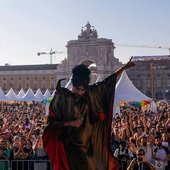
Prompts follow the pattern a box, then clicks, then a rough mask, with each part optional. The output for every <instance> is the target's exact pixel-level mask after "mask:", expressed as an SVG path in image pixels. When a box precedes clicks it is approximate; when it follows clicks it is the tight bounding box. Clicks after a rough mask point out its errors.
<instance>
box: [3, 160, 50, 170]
mask: <svg viewBox="0 0 170 170" xmlns="http://www.w3.org/2000/svg"><path fill="white" fill-rule="evenodd" d="M0 170H1V169H0ZM5 170H6V169H5ZM9 170H52V167H51V165H50V162H49V160H13V161H11V167H10V169H9Z"/></svg>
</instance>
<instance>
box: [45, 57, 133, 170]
mask: <svg viewBox="0 0 170 170" xmlns="http://www.w3.org/2000/svg"><path fill="white" fill-rule="evenodd" d="M131 66H134V63H133V62H132V61H131V59H130V60H129V62H128V63H127V64H125V65H124V66H123V67H121V68H120V69H118V70H117V71H116V72H115V73H113V74H112V75H110V76H109V77H107V78H106V79H104V80H103V81H101V82H99V83H96V84H93V85H89V82H90V73H91V72H90V70H89V69H88V68H87V67H86V66H85V65H83V64H80V65H77V66H75V67H74V68H73V69H72V85H73V88H72V91H70V90H68V89H66V88H62V87H61V86H60V82H61V81H62V80H59V81H58V84H57V87H56V93H55V96H54V97H53V99H52V101H51V103H50V108H49V117H48V124H47V126H46V128H45V130H44V133H43V142H44V148H45V150H46V152H47V154H48V156H49V159H50V162H51V164H52V167H53V169H54V170H117V169H118V162H117V160H116V158H114V157H113V156H112V155H113V153H111V143H110V142H111V123H112V111H113V102H114V92H115V85H116V78H117V76H118V75H120V73H122V71H123V70H125V69H127V68H129V67H131Z"/></svg>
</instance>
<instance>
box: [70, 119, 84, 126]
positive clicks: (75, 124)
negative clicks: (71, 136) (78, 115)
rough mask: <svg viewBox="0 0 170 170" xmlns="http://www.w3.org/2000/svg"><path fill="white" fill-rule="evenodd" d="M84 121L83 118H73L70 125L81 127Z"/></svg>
mask: <svg viewBox="0 0 170 170" xmlns="http://www.w3.org/2000/svg"><path fill="white" fill-rule="evenodd" d="M82 122H83V120H81V119H77V120H73V121H71V124H70V126H73V127H80V126H81V124H82Z"/></svg>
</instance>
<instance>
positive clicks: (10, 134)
mask: <svg viewBox="0 0 170 170" xmlns="http://www.w3.org/2000/svg"><path fill="white" fill-rule="evenodd" d="M45 114H46V113H45V105H44V104H43V103H39V102H34V101H33V102H12V103H11V102H2V101H1V102H0V160H1V162H0V169H2V168H1V167H4V162H2V160H5V161H9V162H12V161H13V162H14V163H13V164H11V166H12V168H13V169H16V170H20V169H22V170H23V166H24V167H25V170H28V169H29V168H31V169H36V164H34V165H29V166H28V163H27V162H26V161H25V160H27V161H28V160H48V157H47V154H46V152H45V151H44V148H43V142H42V132H43V129H44V126H45V124H46V121H47V117H46V116H45ZM15 160H17V161H16V162H15ZM22 160H24V161H25V162H26V163H24V165H23V164H21V163H22ZM16 163H17V164H16ZM30 166H31V167H30ZM33 166H34V168H33ZM43 166H44V165H43ZM46 166H49V165H45V166H44V168H45V169H46ZM16 167H17V168H16ZM5 168H6V169H5V170H7V169H8V164H7V163H6V164H5ZM39 168H40V167H39ZM41 169H43V168H41Z"/></svg>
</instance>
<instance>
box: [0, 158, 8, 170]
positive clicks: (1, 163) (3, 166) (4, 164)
mask: <svg viewBox="0 0 170 170" xmlns="http://www.w3.org/2000/svg"><path fill="white" fill-rule="evenodd" d="M0 170H10V162H9V161H8V160H0Z"/></svg>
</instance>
